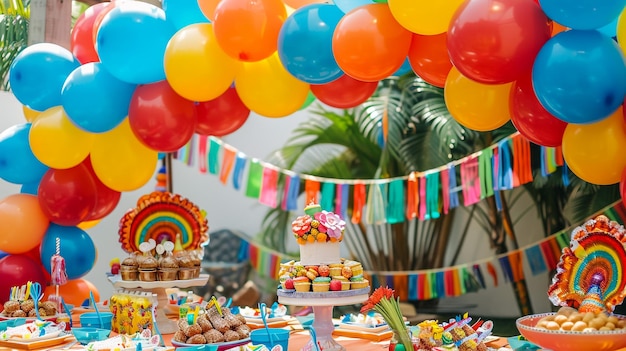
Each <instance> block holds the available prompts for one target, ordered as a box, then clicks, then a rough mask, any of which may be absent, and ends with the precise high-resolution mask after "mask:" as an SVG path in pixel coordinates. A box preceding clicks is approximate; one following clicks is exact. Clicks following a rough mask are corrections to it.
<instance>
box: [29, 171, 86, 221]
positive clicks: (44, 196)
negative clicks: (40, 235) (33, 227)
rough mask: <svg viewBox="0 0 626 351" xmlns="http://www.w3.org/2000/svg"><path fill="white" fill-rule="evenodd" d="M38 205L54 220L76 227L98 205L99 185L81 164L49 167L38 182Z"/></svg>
mask: <svg viewBox="0 0 626 351" xmlns="http://www.w3.org/2000/svg"><path fill="white" fill-rule="evenodd" d="M37 197H38V198H39V205H40V206H41V210H42V211H43V212H44V213H45V215H46V216H47V217H48V218H49V219H50V221H51V222H53V223H56V224H59V225H64V226H75V225H77V224H79V223H80V222H83V221H85V220H86V218H87V216H88V215H89V214H90V213H91V211H92V210H93V209H94V207H95V205H96V185H95V182H94V180H93V177H92V175H91V173H90V172H89V169H87V167H86V166H85V165H84V164H82V163H81V164H78V165H77V166H74V167H72V168H68V169H53V168H51V169H49V170H48V171H47V172H46V173H45V174H44V176H43V177H42V178H41V182H40V183H39V192H38V194H37Z"/></svg>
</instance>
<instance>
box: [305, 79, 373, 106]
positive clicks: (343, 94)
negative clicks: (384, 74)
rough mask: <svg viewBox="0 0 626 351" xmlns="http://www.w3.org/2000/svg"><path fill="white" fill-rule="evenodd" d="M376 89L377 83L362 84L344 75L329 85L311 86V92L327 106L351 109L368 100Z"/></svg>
mask: <svg viewBox="0 0 626 351" xmlns="http://www.w3.org/2000/svg"><path fill="white" fill-rule="evenodd" d="M376 87H378V82H363V81H360V80H356V79H354V78H352V77H350V76H349V75H347V74H344V75H342V76H341V77H339V79H336V80H334V81H332V82H330V83H326V84H319V85H315V84H311V92H312V93H313V95H315V97H316V98H318V100H320V101H321V102H323V103H325V104H326V105H328V106H331V107H336V108H351V107H355V106H358V105H359V104H361V103H363V102H365V100H367V99H369V97H370V96H372V94H374V92H375V91H376Z"/></svg>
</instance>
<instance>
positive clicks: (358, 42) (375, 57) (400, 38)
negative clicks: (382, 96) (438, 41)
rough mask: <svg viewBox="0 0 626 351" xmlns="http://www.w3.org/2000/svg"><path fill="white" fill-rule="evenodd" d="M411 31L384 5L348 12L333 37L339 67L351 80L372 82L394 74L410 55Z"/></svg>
mask: <svg viewBox="0 0 626 351" xmlns="http://www.w3.org/2000/svg"><path fill="white" fill-rule="evenodd" d="M410 46H411V32H409V31H408V30H406V29H404V28H403V27H402V26H401V25H400V24H398V22H396V20H395V19H394V18H393V16H392V15H391V12H390V11H389V7H388V6H387V5H386V4H370V5H365V6H361V7H359V8H356V9H355V10H354V11H351V12H349V13H347V14H346V15H345V16H344V17H343V18H342V19H341V21H339V24H337V27H336V28H335V33H334V35H333V53H334V55H335V59H336V60H337V63H338V64H339V67H340V68H341V69H342V70H343V71H344V72H345V73H346V74H347V75H349V76H351V77H352V78H354V79H358V80H362V81H366V82H374V81H379V80H381V79H384V78H386V77H388V76H390V75H392V74H393V73H394V72H395V71H397V70H398V69H399V68H400V67H401V66H402V64H403V63H404V60H405V58H406V56H407V54H408V52H409V47H410Z"/></svg>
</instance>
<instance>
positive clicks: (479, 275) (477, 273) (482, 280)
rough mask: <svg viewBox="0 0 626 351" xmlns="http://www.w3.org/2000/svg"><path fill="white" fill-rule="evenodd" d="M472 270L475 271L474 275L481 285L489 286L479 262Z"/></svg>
mask: <svg viewBox="0 0 626 351" xmlns="http://www.w3.org/2000/svg"><path fill="white" fill-rule="evenodd" d="M472 271H473V272H474V276H475V277H476V279H477V280H478V283H479V284H480V286H481V287H482V288H483V289H486V288H487V285H486V284H485V276H484V275H483V271H482V269H481V268H480V265H479V264H475V265H473V266H472Z"/></svg>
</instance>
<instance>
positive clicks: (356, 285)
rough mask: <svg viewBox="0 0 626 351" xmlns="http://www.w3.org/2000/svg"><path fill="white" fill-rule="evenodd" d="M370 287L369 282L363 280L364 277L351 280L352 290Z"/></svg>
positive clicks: (360, 276)
mask: <svg viewBox="0 0 626 351" xmlns="http://www.w3.org/2000/svg"><path fill="white" fill-rule="evenodd" d="M369 285H370V282H369V280H367V279H365V278H363V276H362V275H358V276H355V277H352V278H350V288H351V289H353V290H354V289H363V288H367V287H368V286H369Z"/></svg>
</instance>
